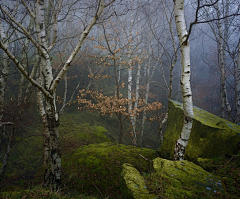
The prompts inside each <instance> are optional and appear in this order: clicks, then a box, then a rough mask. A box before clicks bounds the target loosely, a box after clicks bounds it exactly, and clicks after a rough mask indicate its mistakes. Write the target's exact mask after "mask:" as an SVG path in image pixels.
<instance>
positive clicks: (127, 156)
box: [63, 142, 157, 198]
mask: <svg viewBox="0 0 240 199" xmlns="http://www.w3.org/2000/svg"><path fill="white" fill-rule="evenodd" d="M139 154H140V155H142V156H143V157H145V158H147V159H148V160H152V159H153V158H155V157H157V154H156V152H155V151H154V150H151V149H144V148H138V147H134V146H124V145H115V144H113V143H110V142H106V143H100V144H91V145H87V146H83V147H79V148H78V149H77V150H76V151H75V153H74V154H72V156H71V157H69V158H68V159H67V157H65V158H66V159H63V169H64V173H65V178H66V179H65V182H64V183H66V184H67V186H69V187H72V188H73V189H76V190H82V191H83V192H87V193H90V194H93V193H94V194H99V191H100V192H101V193H104V194H106V196H109V197H110V198H117V197H118V196H119V195H121V193H120V184H119V181H120V174H121V169H122V164H123V163H130V164H132V165H134V167H136V168H137V169H138V170H139V171H140V172H146V171H148V170H149V169H150V166H151V163H150V161H147V160H145V159H144V158H142V157H141V156H140V155H139Z"/></svg>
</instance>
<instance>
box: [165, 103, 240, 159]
mask: <svg viewBox="0 0 240 199" xmlns="http://www.w3.org/2000/svg"><path fill="white" fill-rule="evenodd" d="M182 125H183V111H182V104H181V103H178V102H175V101H171V100H170V101H169V118H168V124H167V129H166V132H165V135H164V141H163V144H162V146H161V157H164V158H167V159H173V153H174V146H175V143H176V141H177V140H178V138H179V137H180V134H181V130H182ZM239 142H240V127H239V126H238V125H236V124H233V123H231V122H229V121H227V120H225V119H222V118H219V117H217V116H215V115H213V114H211V113H208V112H206V111H204V110H202V109H199V108H197V107H194V120H193V128H192V132H191V136H190V139H189V142H188V146H187V148H186V151H185V158H186V159H188V160H191V161H194V162H196V161H197V158H213V157H217V156H222V155H224V154H234V153H236V152H237V148H236V146H237V144H238V143H239Z"/></svg>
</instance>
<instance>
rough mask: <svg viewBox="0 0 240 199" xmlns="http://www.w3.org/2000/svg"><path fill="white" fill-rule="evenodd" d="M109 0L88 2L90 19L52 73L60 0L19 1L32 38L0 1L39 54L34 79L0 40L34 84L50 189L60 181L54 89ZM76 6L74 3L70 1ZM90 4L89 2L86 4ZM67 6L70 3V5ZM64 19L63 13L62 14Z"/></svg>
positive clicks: (9, 19)
mask: <svg viewBox="0 0 240 199" xmlns="http://www.w3.org/2000/svg"><path fill="white" fill-rule="evenodd" d="M112 2H113V1H109V2H108V3H105V0H99V1H97V2H95V1H92V2H89V3H90V4H91V6H93V7H92V10H93V12H94V14H93V17H92V19H91V20H87V24H86V21H85V22H84V23H85V27H84V30H83V31H82V33H81V35H80V37H79V39H78V42H77V44H76V46H75V48H74V50H73V51H72V52H71V54H70V55H69V57H68V58H67V60H66V61H65V63H64V65H63V66H62V67H61V69H60V70H59V72H58V73H57V74H56V75H55V76H54V75H53V68H52V63H51V55H50V52H51V50H52V49H53V47H54V45H55V44H56V42H57V37H58V18H59V14H60V11H61V9H62V5H63V0H60V1H52V0H49V1H47V0H36V1H35V6H34V8H33V7H31V6H30V4H27V2H26V1H24V0H22V3H23V6H24V7H25V9H26V11H27V12H26V13H27V14H28V15H29V16H31V17H33V18H34V19H35V20H34V23H35V24H34V27H35V31H36V37H34V36H33V35H32V34H31V33H30V32H29V31H28V30H27V29H26V28H25V27H24V24H23V23H22V21H20V20H18V19H17V18H16V17H15V16H13V15H12V14H11V8H8V7H7V5H4V4H1V5H0V9H1V15H2V16H4V20H5V21H6V22H7V23H9V24H11V25H12V26H13V27H14V28H15V29H16V31H18V32H19V33H21V35H22V36H23V37H26V38H28V39H29V40H30V41H31V43H32V44H33V45H34V47H35V48H36V49H37V51H38V54H39V56H40V64H39V67H38V76H37V78H36V79H34V78H33V77H31V76H30V75H29V73H28V71H27V70H26V68H27V67H26V66H25V65H23V64H24V63H21V62H20V61H19V60H18V57H17V56H16V55H14V54H13V53H11V52H10V51H9V49H8V47H7V46H6V45H5V44H4V42H3V41H2V40H0V48H2V49H3V50H4V52H5V53H6V55H7V56H8V57H9V58H10V59H11V60H12V61H13V62H14V63H15V65H16V66H17V67H18V69H19V70H20V71H21V73H22V74H23V75H24V76H25V77H26V78H27V79H28V80H29V81H30V82H31V84H32V85H34V86H35V87H37V89H38V94H37V99H38V104H39V112H40V115H41V117H42V123H43V126H44V184H45V185H46V186H50V187H51V188H52V189H53V190H58V189H59V187H60V183H61V150H60V145H59V133H58V126H59V115H58V111H57V107H56V101H55V98H56V88H57V86H58V84H59V82H60V80H61V79H62V78H63V77H64V75H65V73H66V71H67V70H68V69H69V67H70V64H71V62H72V61H73V59H74V57H75V56H76V54H77V53H78V51H79V50H80V48H81V47H82V44H83V41H84V40H85V39H86V37H87V35H88V34H89V32H90V30H91V29H92V27H93V26H94V25H95V24H96V22H97V20H98V19H99V17H100V15H101V14H102V12H103V10H104V8H105V7H107V6H108V5H110V4H111V3H112ZM70 3H71V5H74V4H75V5H76V3H78V2H70ZM89 6H90V5H89ZM70 7H71V6H70ZM63 19H64V16H63Z"/></svg>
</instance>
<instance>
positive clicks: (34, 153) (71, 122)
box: [0, 113, 240, 199]
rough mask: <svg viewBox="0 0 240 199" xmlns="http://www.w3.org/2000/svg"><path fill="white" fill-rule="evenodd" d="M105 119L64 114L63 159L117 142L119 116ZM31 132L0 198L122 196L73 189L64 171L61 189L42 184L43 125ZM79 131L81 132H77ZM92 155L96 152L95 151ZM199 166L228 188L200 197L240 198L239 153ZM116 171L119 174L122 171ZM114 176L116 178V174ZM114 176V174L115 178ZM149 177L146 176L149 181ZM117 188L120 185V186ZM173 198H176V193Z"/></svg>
mask: <svg viewBox="0 0 240 199" xmlns="http://www.w3.org/2000/svg"><path fill="white" fill-rule="evenodd" d="M104 121H106V118H101V117H100V116H97V115H94V114H90V113H89V114H86V113H84V114H79V113H78V114H75V113H71V114H65V115H63V116H62V117H61V126H60V128H59V131H60V137H61V147H62V151H63V159H64V158H66V157H68V154H69V152H71V153H72V152H74V151H75V150H77V149H78V148H79V147H82V146H87V145H89V144H98V143H102V142H110V141H112V142H115V139H116V135H117V133H116V125H117V120H116V119H114V118H108V122H107V123H104ZM89 123H90V124H89ZM99 126H104V127H105V128H106V129H108V133H111V132H114V131H115V132H114V133H111V134H108V133H107V132H104V128H101V127H99ZM100 131H101V132H103V134H104V135H106V136H102V134H101V133H99V132H100ZM28 132H34V133H32V134H31V136H25V137H24V136H23V137H18V138H17V139H16V142H15V145H14V147H13V149H12V151H11V154H10V158H9V165H8V170H7V172H6V175H5V177H4V179H3V180H2V182H1V183H0V198H6V199H7V198H13V199H15V198H16V199H18V198H19V199H20V198H21V199H22V198H64V199H65V198H76V199H94V198H99V199H100V198H105V199H107V198H119V199H120V198H122V197H121V194H119V192H116V190H115V189H112V190H106V193H104V191H102V190H99V189H98V188H97V187H95V188H94V187H93V189H95V191H91V192H82V191H81V190H79V189H77V188H76V189H74V186H72V185H71V186H68V183H65V182H66V181H67V176H64V175H63V186H62V189H61V191H60V192H57V193H54V192H51V191H49V190H46V189H43V188H42V187H41V183H42V151H43V149H42V139H43V137H42V136H41V133H42V127H41V125H39V124H36V125H34V126H32V127H30V128H29V129H28ZM79 132H80V133H81V135H82V136H76V135H77V134H78V133H79ZM131 150H132V149H131ZM152 151H153V150H152ZM151 153H152V152H151ZM92 156H94V154H93V155H92ZM118 156H119V155H118ZM153 156H154V155H153ZM136 160H137V158H136ZM138 164H140V163H138ZM63 165H64V164H63ZM200 166H202V167H203V168H204V169H205V170H207V171H209V172H211V173H212V174H214V175H217V176H219V177H220V178H221V179H222V182H223V183H224V185H225V192H224V193H216V194H214V195H208V194H207V193H206V194H204V193H202V194H201V196H199V197H198V198H236V199H237V198H240V154H237V155H227V156H226V157H219V158H214V159H212V160H211V161H209V162H208V163H206V164H202V165H200ZM108 167H109V170H111V169H114V168H111V163H109V165H108ZM112 167H115V165H112ZM65 170H66V169H65ZM63 171H64V168H63ZM88 172H89V173H91V170H90V171H88ZM93 172H94V171H93ZM144 172H151V170H150V169H148V171H144ZM116 175H119V173H118V174H116ZM146 176H147V175H146ZM115 177H116V178H117V176H115ZM115 177H114V176H113V178H115ZM147 180H148V179H147V177H146V181H147ZM163 183H164V182H161V181H159V182H158V186H156V187H155V188H152V189H151V192H152V193H154V194H155V195H157V196H158V198H164V197H163V195H162V193H163V192H164V190H162V188H161V187H162V186H161V184H163ZM116 188H117V189H119V187H116ZM111 192H114V193H111ZM111 194H112V195H111ZM110 196H111V197H110ZM113 196H114V197H113ZM172 198H174V196H173V197H172Z"/></svg>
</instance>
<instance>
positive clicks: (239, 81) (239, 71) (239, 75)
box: [236, 39, 240, 125]
mask: <svg viewBox="0 0 240 199" xmlns="http://www.w3.org/2000/svg"><path fill="white" fill-rule="evenodd" d="M236 72H237V74H236V75H237V82H236V89H237V91H236V93H237V106H236V109H237V123H238V125H239V121H240V39H239V41H238V54H237V70H236Z"/></svg>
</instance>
